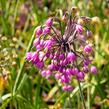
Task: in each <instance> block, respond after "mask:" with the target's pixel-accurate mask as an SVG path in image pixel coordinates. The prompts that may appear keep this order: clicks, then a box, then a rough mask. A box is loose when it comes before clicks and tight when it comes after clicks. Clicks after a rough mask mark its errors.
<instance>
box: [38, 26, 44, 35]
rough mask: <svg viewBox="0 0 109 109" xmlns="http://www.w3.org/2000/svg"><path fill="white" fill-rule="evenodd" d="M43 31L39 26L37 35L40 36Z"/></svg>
mask: <svg viewBox="0 0 109 109" xmlns="http://www.w3.org/2000/svg"><path fill="white" fill-rule="evenodd" d="M42 32H43V30H42V27H38V28H37V30H36V35H37V36H40V35H41V34H42Z"/></svg>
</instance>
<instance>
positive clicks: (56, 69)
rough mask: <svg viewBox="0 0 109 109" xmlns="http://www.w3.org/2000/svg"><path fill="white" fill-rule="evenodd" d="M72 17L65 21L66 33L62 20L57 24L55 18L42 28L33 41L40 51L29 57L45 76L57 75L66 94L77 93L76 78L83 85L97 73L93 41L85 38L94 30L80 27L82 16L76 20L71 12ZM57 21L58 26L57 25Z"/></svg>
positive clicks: (37, 31) (32, 53) (37, 50)
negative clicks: (74, 81)
mask: <svg viewBox="0 0 109 109" xmlns="http://www.w3.org/2000/svg"><path fill="white" fill-rule="evenodd" d="M68 16H69V17H67V19H66V20H65V22H64V23H65V27H64V28H65V30H64V33H63V32H62V29H63V28H61V27H62V26H60V27H59V26H57V25H58V24H59V25H60V24H61V20H59V19H58V21H57V20H56V19H55V18H49V19H48V20H47V21H46V22H45V25H42V26H40V28H38V29H37V30H36V34H37V37H36V39H35V40H34V42H33V46H34V47H35V48H36V51H35V52H29V53H27V56H26V59H27V60H28V61H31V62H32V63H33V64H34V65H35V66H36V67H37V68H38V69H40V71H41V75H42V76H43V77H45V78H49V77H50V76H54V77H55V78H56V80H57V81H59V82H60V83H61V84H62V89H63V90H64V91H72V90H73V87H72V79H73V78H75V79H77V80H78V81H80V82H82V81H84V77H85V75H86V74H87V73H88V72H89V71H91V72H92V73H93V74H96V73H97V69H96V67H95V66H92V67H91V68H90V64H91V61H92V58H91V57H92V56H91V54H92V46H91V45H90V44H89V43H88V39H89V38H88V37H85V35H87V34H88V33H87V31H90V30H89V29H88V30H87V28H85V27H83V26H82V25H80V24H78V19H81V17H80V18H77V17H73V18H72V16H71V13H68ZM64 17H65V16H64ZM84 19H85V18H84ZM55 20H56V21H57V23H55V25H54V23H53V22H54V21H55ZM56 21H55V22H56ZM57 27H58V28H57ZM90 32H91V31H90ZM39 36H40V37H39ZM47 60H49V63H48V64H47V63H46V61H47Z"/></svg>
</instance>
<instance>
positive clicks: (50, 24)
mask: <svg viewBox="0 0 109 109" xmlns="http://www.w3.org/2000/svg"><path fill="white" fill-rule="evenodd" d="M52 25H53V19H52V18H49V19H48V20H47V21H46V26H48V27H51V26H52Z"/></svg>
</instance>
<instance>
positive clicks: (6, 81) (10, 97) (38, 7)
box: [0, 0, 109, 109]
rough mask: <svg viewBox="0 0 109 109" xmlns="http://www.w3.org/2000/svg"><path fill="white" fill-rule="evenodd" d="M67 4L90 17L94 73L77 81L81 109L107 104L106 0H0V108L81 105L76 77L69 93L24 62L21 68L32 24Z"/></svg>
mask: <svg viewBox="0 0 109 109" xmlns="http://www.w3.org/2000/svg"><path fill="white" fill-rule="evenodd" d="M72 6H76V7H77V8H78V15H81V16H89V17H91V18H92V21H93V22H92V25H93V26H92V31H93V43H94V46H95V48H96V51H95V57H94V64H96V65H97V67H98V74H97V75H96V76H90V77H87V78H86V82H85V83H83V84H82V88H83V89H84V90H83V92H84V97H85V101H86V105H87V109H109V0H0V109H83V107H82V103H81V99H80V95H79V90H78V86H77V85H76V83H75V87H76V88H75V89H74V91H73V92H72V93H70V94H69V93H66V92H63V91H62V90H61V88H60V87H58V85H57V84H58V83H57V82H56V81H55V79H54V78H51V79H49V80H46V79H44V78H42V77H41V75H40V73H39V72H38V70H37V69H36V68H35V67H34V66H32V65H31V64H30V63H27V62H26V63H25V65H24V66H23V67H24V68H23V69H22V64H23V63H24V61H25V59H24V57H25V52H26V50H27V46H28V44H29V42H30V39H31V37H32V34H33V31H34V29H35V27H37V26H38V25H40V24H43V22H44V21H45V20H46V19H47V18H48V17H50V16H59V17H62V15H63V14H64V12H65V11H66V10H68V9H70V8H71V7H72ZM19 70H22V73H21V75H20V77H19V80H18V83H17V85H16V86H15V81H16V77H17V76H18V72H19ZM15 87H17V90H16V92H15V93H13V90H14V88H15ZM88 90H90V91H88ZM69 98H70V100H69ZM88 104H90V106H88Z"/></svg>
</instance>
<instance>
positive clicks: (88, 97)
mask: <svg viewBox="0 0 109 109" xmlns="http://www.w3.org/2000/svg"><path fill="white" fill-rule="evenodd" d="M87 103H88V105H87V107H88V109H90V87H88V88H87Z"/></svg>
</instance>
